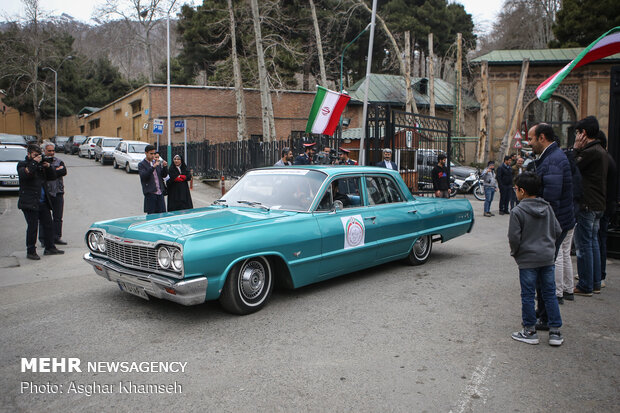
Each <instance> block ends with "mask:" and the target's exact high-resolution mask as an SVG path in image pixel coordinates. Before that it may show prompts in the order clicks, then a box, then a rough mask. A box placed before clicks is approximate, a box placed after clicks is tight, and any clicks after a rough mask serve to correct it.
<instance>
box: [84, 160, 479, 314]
mask: <svg viewBox="0 0 620 413" xmlns="http://www.w3.org/2000/svg"><path fill="white" fill-rule="evenodd" d="M473 223H474V214H473V211H472V207H471V204H470V203H469V201H468V200H467V199H436V198H424V197H414V196H413V195H412V194H411V193H410V191H409V190H408V189H407V186H406V185H405V183H404V182H403V180H402V178H401V177H400V175H399V174H398V172H396V171H392V170H388V169H383V168H376V167H361V166H303V167H302V166H300V167H296V166H294V167H285V168H275V167H271V168H262V169H254V170H251V171H248V172H247V173H246V174H245V175H244V176H243V177H242V178H241V179H240V180H239V181H238V182H237V183H236V184H235V185H234V186H233V187H232V188H231V189H230V191H229V192H228V193H227V194H226V195H225V196H223V197H222V199H219V200H217V201H215V202H214V203H213V205H212V206H209V207H206V208H200V209H193V210H185V211H176V212H169V213H163V214H152V215H146V216H138V217H130V218H120V219H115V220H110V221H103V222H97V223H95V224H93V225H92V226H91V227H90V229H89V230H88V232H87V233H86V244H87V246H88V248H89V250H90V252H88V253H87V254H85V255H84V260H86V262H88V263H89V264H91V265H92V266H93V268H94V270H95V272H96V273H97V274H99V275H101V276H102V277H104V278H106V279H108V280H110V281H112V282H114V283H117V284H118V286H119V287H120V289H121V290H123V291H126V292H128V293H131V294H135V295H137V296H140V297H142V298H145V299H148V298H149V297H157V298H162V299H167V300H171V301H175V302H177V303H180V304H184V305H194V304H200V303H203V302H205V301H208V300H219V301H220V303H221V305H222V306H223V307H224V309H225V310H227V311H229V312H232V313H236V314H249V313H252V312H254V311H257V310H259V309H261V308H262V307H263V306H264V305H265V304H266V303H267V301H268V299H269V296H270V294H271V291H272V289H273V287H274V284H278V285H281V286H284V287H289V288H298V287H302V286H305V285H308V284H312V283H316V282H319V281H323V280H326V279H329V278H332V277H336V276H339V275H342V274H346V273H350V272H353V271H357V270H361V269H364V268H368V267H372V266H376V265H379V264H382V263H385V262H388V261H394V260H404V261H405V262H407V263H409V264H411V265H420V264H423V263H425V262H426V261H427V260H428V259H429V256H430V254H431V249H432V245H433V242H435V241H441V242H445V241H448V240H449V239H452V238H454V237H458V236H459V235H463V234H465V233H467V232H469V231H471V229H472V226H473Z"/></svg>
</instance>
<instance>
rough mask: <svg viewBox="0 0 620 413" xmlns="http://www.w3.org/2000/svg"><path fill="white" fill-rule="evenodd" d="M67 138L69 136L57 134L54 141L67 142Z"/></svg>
mask: <svg viewBox="0 0 620 413" xmlns="http://www.w3.org/2000/svg"><path fill="white" fill-rule="evenodd" d="M68 140H69V138H68V137H66V136H58V137H57V138H56V143H64V142H67V141H68Z"/></svg>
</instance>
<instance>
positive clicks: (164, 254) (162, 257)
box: [157, 247, 171, 269]
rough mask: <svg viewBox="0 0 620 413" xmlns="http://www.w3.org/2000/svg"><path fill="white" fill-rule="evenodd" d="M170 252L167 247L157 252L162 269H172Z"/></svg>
mask: <svg viewBox="0 0 620 413" xmlns="http://www.w3.org/2000/svg"><path fill="white" fill-rule="evenodd" d="M170 261H171V257H170V251H168V248H166V247H160V248H159V250H158V251H157V263H158V264H159V266H160V267H162V268H166V269H168V268H169V267H170Z"/></svg>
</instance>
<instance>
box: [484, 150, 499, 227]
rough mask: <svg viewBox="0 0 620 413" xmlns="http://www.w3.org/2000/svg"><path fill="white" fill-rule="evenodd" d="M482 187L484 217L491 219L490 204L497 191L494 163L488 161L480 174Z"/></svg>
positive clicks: (492, 214)
mask: <svg viewBox="0 0 620 413" xmlns="http://www.w3.org/2000/svg"><path fill="white" fill-rule="evenodd" d="M480 179H482V186H483V187H484V216H485V217H492V216H494V215H495V214H494V213H492V212H491V202H493V196H494V195H495V192H496V191H497V179H495V162H494V161H489V163H487V167H486V169H485V170H484V171H482V173H481V174H480Z"/></svg>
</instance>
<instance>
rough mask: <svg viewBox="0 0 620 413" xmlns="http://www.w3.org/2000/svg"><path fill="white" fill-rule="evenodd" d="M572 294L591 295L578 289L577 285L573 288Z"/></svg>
mask: <svg viewBox="0 0 620 413" xmlns="http://www.w3.org/2000/svg"><path fill="white" fill-rule="evenodd" d="M573 294H575V295H582V296H584V297H592V293H587V292H585V291H583V290H580V289H579V288H578V287H575V288H574V289H573Z"/></svg>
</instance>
